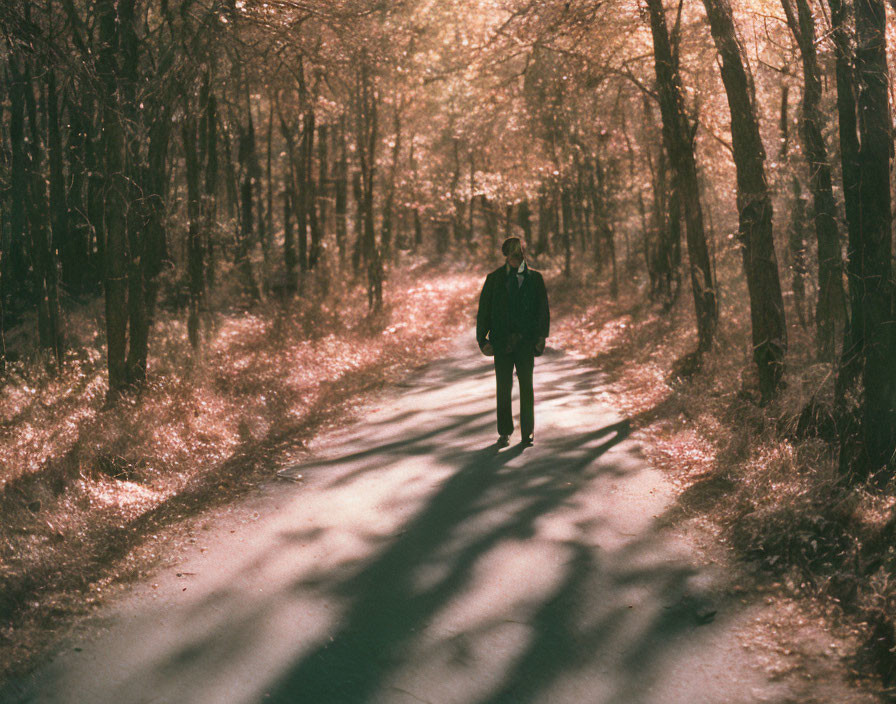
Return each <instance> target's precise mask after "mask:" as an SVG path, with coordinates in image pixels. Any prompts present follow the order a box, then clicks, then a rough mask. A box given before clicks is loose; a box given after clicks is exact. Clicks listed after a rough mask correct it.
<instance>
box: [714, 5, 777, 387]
mask: <svg viewBox="0 0 896 704" xmlns="http://www.w3.org/2000/svg"><path fill="white" fill-rule="evenodd" d="M703 5H704V6H705V7H706V14H707V17H708V19H709V25H710V30H711V32H712V36H713V40H714V41H715V44H716V49H717V50H718V52H719V55H720V56H721V59H722V81H723V83H724V84H725V93H726V95H727V98H728V106H729V108H730V111H731V137H732V144H733V148H734V163H735V168H736V170H737V209H738V214H739V220H740V228H739V233H738V234H739V237H740V242H741V246H742V248H743V249H742V252H743V259H744V271H745V273H746V277H747V288H748V291H749V295H750V317H751V320H752V326H753V358H754V360H755V361H756V364H757V367H758V369H759V386H760V392H761V394H762V398H763V400H764V401H767V400H768V399H770V398H771V397H772V396H773V395H774V394H775V392H776V390H777V388H778V384H779V383H780V380H781V376H782V374H783V371H784V356H785V354H786V352H787V328H786V324H785V319H784V302H783V298H782V295H781V281H780V278H779V276H778V261H777V258H776V256H775V245H774V241H773V239H772V202H771V195H770V194H769V189H768V181H767V180H766V175H765V148H764V146H763V144H762V139H761V138H760V136H759V122H758V119H757V117H756V106H755V94H754V89H753V78H752V76H751V74H750V71H749V67H748V66H747V64H746V57H745V54H744V51H743V48H742V46H741V43H740V40H739V39H738V37H737V34H736V30H735V27H734V18H733V16H732V13H731V7H730V5H729V4H728V0H703Z"/></svg>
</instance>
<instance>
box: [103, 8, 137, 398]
mask: <svg viewBox="0 0 896 704" xmlns="http://www.w3.org/2000/svg"><path fill="white" fill-rule="evenodd" d="M97 15H98V22H99V26H100V29H99V32H100V49H99V55H98V62H97V63H98V66H97V69H98V70H97V72H98V73H99V75H100V78H101V80H102V82H103V88H104V90H103V94H102V114H103V127H102V151H103V168H104V171H105V183H104V194H103V195H104V209H103V225H104V227H103V229H104V239H103V288H104V290H105V297H106V353H107V361H108V367H109V392H110V398H111V399H114V398H115V396H116V395H117V394H118V393H119V392H120V391H122V390H123V389H124V388H125V387H126V386H127V368H126V364H125V353H126V348H127V320H128V317H127V290H128V289H127V264H128V252H127V221H126V213H127V210H128V202H127V196H128V192H129V183H128V178H127V174H126V173H125V132H124V126H123V125H122V115H121V109H120V105H119V102H118V85H117V84H118V77H117V75H116V64H117V51H118V42H119V39H118V32H119V29H118V18H117V16H116V12H115V3H114V2H113V0H97Z"/></svg>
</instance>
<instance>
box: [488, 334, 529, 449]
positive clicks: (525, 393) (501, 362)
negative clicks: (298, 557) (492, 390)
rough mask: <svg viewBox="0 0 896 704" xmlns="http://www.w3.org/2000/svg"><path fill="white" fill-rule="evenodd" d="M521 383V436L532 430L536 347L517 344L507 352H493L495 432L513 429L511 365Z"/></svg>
mask: <svg viewBox="0 0 896 704" xmlns="http://www.w3.org/2000/svg"><path fill="white" fill-rule="evenodd" d="M514 367H516V378H517V379H519V383H520V432H522V434H523V435H524V436H526V435H531V434H532V432H533V431H534V430H535V392H534V390H533V388H532V371H533V369H534V368H535V350H534V349H533V347H532V345H527V344H520V345H517V346H516V348H515V349H514V350H513V352H511V353H510V354H496V355H495V381H496V384H497V398H498V434H499V435H510V434H511V433H512V432H513V409H512V408H511V405H510V396H511V393H512V392H513V369H514Z"/></svg>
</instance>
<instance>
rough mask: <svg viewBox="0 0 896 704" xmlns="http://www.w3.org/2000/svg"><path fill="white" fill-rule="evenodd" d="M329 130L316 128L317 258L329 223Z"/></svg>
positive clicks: (320, 126)
mask: <svg viewBox="0 0 896 704" xmlns="http://www.w3.org/2000/svg"><path fill="white" fill-rule="evenodd" d="M330 139H331V137H330V129H329V128H328V127H327V125H318V128H317V230H318V233H319V234H318V240H319V241H318V255H317V256H318V258H320V257H321V256H322V255H323V242H324V239H325V238H326V237H327V223H328V221H329V209H328V204H329V190H330V189H329V181H330V166H329V162H330Z"/></svg>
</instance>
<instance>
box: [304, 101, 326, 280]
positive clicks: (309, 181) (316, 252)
mask: <svg viewBox="0 0 896 704" xmlns="http://www.w3.org/2000/svg"><path fill="white" fill-rule="evenodd" d="M316 124H317V117H316V115H315V114H314V111H313V110H310V109H309V110H308V112H306V113H305V130H304V135H305V139H306V140H307V143H306V145H305V170H306V171H305V179H304V180H305V191H304V194H305V209H306V212H307V214H308V225H309V230H310V232H311V243H310V246H307V245H306V246H307V257H308V264H307V268H308V269H309V270H310V269H314V268H316V267H317V262H318V260H319V259H320V255H321V241H322V237H321V231H320V222H319V221H318V219H317V201H318V198H317V184H316V183H315V181H314V135H315V132H316V129H315V125H316Z"/></svg>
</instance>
